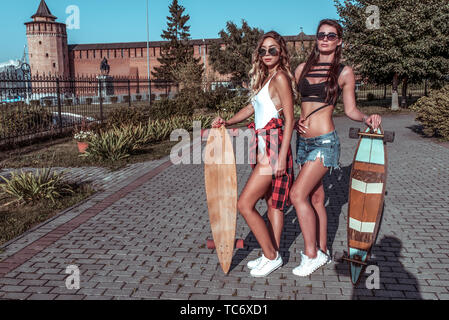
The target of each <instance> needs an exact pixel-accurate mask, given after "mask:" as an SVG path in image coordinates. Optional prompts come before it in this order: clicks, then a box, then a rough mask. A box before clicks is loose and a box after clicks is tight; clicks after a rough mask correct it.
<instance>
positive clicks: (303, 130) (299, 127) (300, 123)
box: [295, 118, 309, 134]
mask: <svg viewBox="0 0 449 320" xmlns="http://www.w3.org/2000/svg"><path fill="white" fill-rule="evenodd" d="M304 121H306V119H303V118H299V120H298V121H297V122H296V125H295V129H296V131H298V132H299V133H300V134H302V133H306V129H309V128H308V127H307V126H306V125H305V124H304Z"/></svg>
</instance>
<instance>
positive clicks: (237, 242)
mask: <svg viewBox="0 0 449 320" xmlns="http://www.w3.org/2000/svg"><path fill="white" fill-rule="evenodd" d="M206 245H207V249H215V248H216V247H215V242H214V240H213V239H207V244H206ZM234 246H235V247H236V248H237V249H243V248H244V247H245V244H244V241H243V239H237V240H235V243H234Z"/></svg>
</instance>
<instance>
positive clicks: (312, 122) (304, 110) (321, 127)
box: [300, 102, 335, 138]
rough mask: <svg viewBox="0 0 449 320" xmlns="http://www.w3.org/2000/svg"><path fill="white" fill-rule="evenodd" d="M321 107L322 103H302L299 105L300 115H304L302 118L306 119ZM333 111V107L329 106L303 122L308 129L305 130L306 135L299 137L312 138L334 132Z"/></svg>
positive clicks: (302, 134)
mask: <svg viewBox="0 0 449 320" xmlns="http://www.w3.org/2000/svg"><path fill="white" fill-rule="evenodd" d="M323 105H324V103H322V102H303V103H302V104H301V114H302V115H304V117H307V116H308V115H309V114H311V113H312V112H313V111H314V110H316V109H318V108H319V107H321V106H323ZM333 111H334V106H333V105H331V106H328V107H326V108H324V109H322V110H320V111H318V112H316V113H314V114H313V115H312V116H310V117H309V118H308V119H307V120H306V121H304V122H303V124H304V125H305V126H307V127H308V128H306V129H305V131H306V133H301V134H300V135H301V137H303V138H313V137H317V136H321V135H323V134H326V133H329V132H332V131H334V130H335V125H334V121H333V119H332V113H333Z"/></svg>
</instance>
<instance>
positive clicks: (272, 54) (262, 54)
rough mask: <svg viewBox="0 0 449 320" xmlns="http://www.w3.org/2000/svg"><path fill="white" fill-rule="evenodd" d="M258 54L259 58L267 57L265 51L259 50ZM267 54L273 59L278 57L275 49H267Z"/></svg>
mask: <svg viewBox="0 0 449 320" xmlns="http://www.w3.org/2000/svg"><path fill="white" fill-rule="evenodd" d="M258 52H259V56H261V57H265V56H266V55H267V49H264V48H260V49H259V51H258ZM268 53H269V54H270V56H273V57H276V56H277V55H279V52H278V50H277V49H276V48H275V47H272V48H270V49H268Z"/></svg>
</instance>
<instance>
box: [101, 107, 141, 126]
mask: <svg viewBox="0 0 449 320" xmlns="http://www.w3.org/2000/svg"><path fill="white" fill-rule="evenodd" d="M146 121H148V116H147V114H146V113H145V110H144V109H143V108H138V107H128V106H126V107H124V106H123V107H120V108H117V109H115V110H113V111H111V112H110V113H109V114H108V124H109V125H110V126H111V127H112V126H121V125H129V124H135V125H137V124H139V123H144V122H146Z"/></svg>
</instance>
